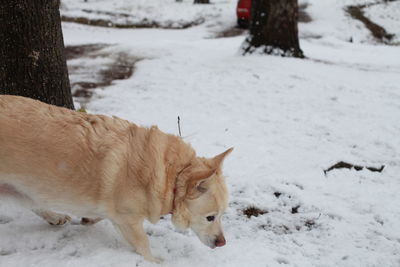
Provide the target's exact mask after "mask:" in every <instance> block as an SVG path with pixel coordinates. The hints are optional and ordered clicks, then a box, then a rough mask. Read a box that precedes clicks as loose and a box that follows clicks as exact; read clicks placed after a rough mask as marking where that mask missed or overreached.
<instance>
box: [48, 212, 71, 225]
mask: <svg viewBox="0 0 400 267" xmlns="http://www.w3.org/2000/svg"><path fill="white" fill-rule="evenodd" d="M46 221H47V222H48V223H49V224H50V225H64V224H66V223H67V222H70V221H71V217H69V216H68V215H62V214H57V216H54V217H51V218H48V219H46Z"/></svg>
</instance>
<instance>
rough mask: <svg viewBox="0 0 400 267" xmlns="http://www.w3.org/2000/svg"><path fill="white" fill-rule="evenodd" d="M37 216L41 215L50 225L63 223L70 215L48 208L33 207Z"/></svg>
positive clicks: (67, 220)
mask: <svg viewBox="0 0 400 267" xmlns="http://www.w3.org/2000/svg"><path fill="white" fill-rule="evenodd" d="M33 212H34V213H36V214H37V215H38V216H40V217H42V218H43V219H44V220H45V221H46V222H48V223H49V224H51V225H63V224H65V223H66V222H69V221H71V217H69V216H68V215H65V214H61V213H56V212H53V211H50V210H43V209H35V210H33Z"/></svg>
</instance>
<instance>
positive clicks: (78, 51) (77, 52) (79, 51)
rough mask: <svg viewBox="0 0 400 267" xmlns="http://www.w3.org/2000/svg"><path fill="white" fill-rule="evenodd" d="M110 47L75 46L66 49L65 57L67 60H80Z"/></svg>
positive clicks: (94, 45)
mask: <svg viewBox="0 0 400 267" xmlns="http://www.w3.org/2000/svg"><path fill="white" fill-rule="evenodd" d="M107 46H109V45H106V44H88V45H75V46H67V47H65V55H66V57H67V60H70V59H74V58H80V57H83V56H85V55H87V54H89V53H92V52H96V51H98V50H100V49H103V48H105V47H107Z"/></svg>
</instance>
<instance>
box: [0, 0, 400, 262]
mask: <svg viewBox="0 0 400 267" xmlns="http://www.w3.org/2000/svg"><path fill="white" fill-rule="evenodd" d="M65 2H66V3H67V6H68V4H71V5H72V3H73V1H65ZM98 2H100V1H98ZM137 2H138V3H139V4H137V5H142V6H143V7H147V4H146V2H144V1H137ZM155 2H157V1H156V0H152V1H149V5H148V6H149V7H151V8H153V9H154V10H157V12H161V11H160V10H158V9H157V8H156V6H155V5H153V4H154V3H155ZM161 2H162V1H160V3H161ZM170 2H172V1H170ZM303 2H305V1H303ZM307 2H308V3H309V7H308V8H307V11H308V12H309V13H310V15H311V17H312V18H313V21H312V22H311V23H308V24H300V25H299V28H300V36H302V39H301V47H302V49H303V51H304V53H305V55H306V56H307V59H304V60H301V59H293V58H282V57H274V56H259V55H254V56H246V57H243V56H241V55H240V54H239V47H240V46H241V44H242V42H243V41H244V39H245V37H246V35H240V36H236V37H231V38H217V39H215V38H212V37H213V36H215V33H216V32H218V31H219V30H221V29H223V28H224V27H226V28H228V27H229V25H230V26H232V25H233V24H234V22H235V17H234V12H228V11H227V10H225V9H224V8H222V7H224V6H225V7H233V6H234V1H228V0H227V1H218V2H217V1H216V5H221V8H220V9H221V10H224V11H221V13H219V16H215V17H208V20H207V22H206V23H205V24H202V25H200V26H197V27H193V28H189V29H185V30H162V29H112V28H101V27H90V26H84V25H78V24H73V23H64V24H63V31H64V40H65V42H66V45H78V44H95V43H105V44H112V45H113V46H111V47H108V48H107V49H106V51H107V52H108V53H110V54H116V53H120V52H124V53H128V54H130V56H132V57H135V58H141V59H142V60H141V61H139V62H137V63H136V64H135V71H134V74H133V76H132V77H131V78H129V79H127V80H119V81H114V83H113V85H111V86H109V87H106V88H103V89H99V90H97V91H96V93H95V95H94V96H93V97H92V99H91V101H90V102H89V103H88V105H87V106H86V108H87V110H88V111H89V112H91V113H101V114H107V115H116V116H119V117H122V118H124V119H128V120H130V121H132V122H135V123H137V124H140V125H144V126H149V125H153V124H155V125H158V126H159V128H160V129H161V130H163V131H165V132H168V133H174V134H177V133H178V130H177V116H180V118H181V128H182V134H183V136H184V138H185V140H186V141H187V142H189V143H191V144H192V146H193V147H194V148H195V149H196V151H197V152H198V154H199V155H204V156H212V155H215V154H217V153H220V152H222V151H224V150H225V149H226V148H228V147H230V146H234V147H235V150H234V152H233V153H232V154H231V155H230V156H229V158H228V159H227V160H226V162H225V165H224V173H225V175H226V176H227V178H226V180H227V184H228V187H229V191H230V205H229V208H228V210H227V212H226V215H225V216H224V219H223V223H224V228H225V236H226V238H227V245H226V246H225V247H223V248H218V249H215V250H211V249H209V248H207V247H205V246H204V245H203V244H201V243H200V241H199V240H198V239H197V237H195V235H194V234H193V233H191V232H189V231H184V232H182V231H177V230H175V229H174V227H173V226H172V224H171V223H170V218H169V217H170V216H169V215H168V216H165V218H164V219H162V220H161V221H160V222H159V223H157V224H156V225H151V224H147V225H146V229H147V232H148V233H149V235H150V243H151V249H152V251H153V254H154V255H155V256H156V257H160V258H162V259H163V260H164V261H163V264H162V266H193V267H195V266H230V267H232V266H233V267H235V266H288V267H289V266H305V267H308V266H371V267H372V266H385V267H386V266H387V267H389V266H393V267H396V266H400V224H399V221H400V206H399V202H400V195H399V193H398V192H399V190H400V180H399V173H400V138H399V133H400V124H399V121H400V50H399V47H398V46H385V45H379V44H376V42H375V41H373V40H372V38H370V37H368V36H369V33H368V32H367V31H366V30H365V29H363V28H362V27H361V26H362V25H359V23H358V22H355V21H353V20H351V19H350V18H349V17H348V16H347V15H345V13H344V11H343V7H344V6H345V5H350V4H354V3H360V1H337V0H329V1H328V0H326V1H319V0H309V1H307ZM361 2H362V1H361ZM89 3H91V2H90V1H89ZM102 3H103V4H104V6H106V1H103V2H102ZM107 3H110V4H108V5H109V6H107V7H104V8H105V9H108V10H111V9H112V5H118V6H119V5H121V6H122V5H127V6H132V10H133V5H136V4H134V2H131V1H121V2H119V1H107ZM111 3H112V4H111ZM80 4H82V5H83V2H79V5H80ZM184 4H185V5H186V7H185V8H184V10H188V9H190V8H191V6H189V5H188V4H187V3H186V2H184ZM74 5H75V6H76V7H77V8H78V7H79V5H78V3H76V4H74ZM163 5H164V3H163ZM163 5H162V6H163ZM165 5H166V4H165ZM118 8H120V7H118ZM118 8H116V9H118ZM121 8H122V7H121ZM369 10H372V9H369ZM126 12H128V11H126ZM151 12H152V11H149V12H148V13H149V14H151ZM155 12H156V11H155ZM171 12H172V11H171ZM196 12H197V11H196ZM199 12H200V13H201V12H203V11H199ZM371 12H372V11H371ZM183 13H185V14H186V15H187V18H188V19H189V18H190V16H192V18H193V17H195V15H193V14H190V15H188V14H189V13H186V12H183ZM171 14H172V13H171ZM179 14H180V12H179ZM180 15H182V14H180ZM180 15H179V16H180ZM149 16H150V15H149ZM171 16H172V15H171ZM177 16H178V15H177ZM182 16H183V15H182ZM377 16H380V15H377ZM160 19H162V20H168V19H169V18H168V19H167V18H160ZM381 19H384V18H383V17H381ZM222 22H224V23H222ZM388 23H395V22H388ZM382 24H384V23H382ZM398 26H399V25H398V24H397V28H398ZM349 36H353V39H354V42H353V43H350V42H348V39H349ZM111 57H112V56H111ZM80 60H81V59H76V61H75V64H80V65H83V66H86V65H85V63H84V62H82V63H80V62H81V61H80ZM106 61H107V59H105V58H102V59H99V61H98V64H103V63H104V62H106ZM87 66H88V67H91V66H92V65H90V64H89V65H87ZM75 78H76V79H77V78H79V77H71V79H75ZM338 161H347V162H350V163H353V164H356V165H362V166H374V167H379V166H380V165H385V169H384V170H383V172H382V173H377V172H370V171H368V170H365V169H364V170H362V171H359V172H357V171H355V170H354V169H352V170H348V169H340V170H332V171H331V172H328V173H327V175H325V174H324V172H323V170H324V169H327V168H328V167H330V166H331V165H333V164H335V163H336V162H338ZM275 193H281V195H279V197H277V196H275ZM251 206H255V207H257V208H260V209H263V210H266V211H268V213H266V214H264V215H260V216H258V217H251V218H247V217H246V216H245V215H243V209H245V208H248V207H251ZM296 207H298V212H297V213H292V211H293V208H295V209H296ZM77 220H78V218H75V221H77ZM0 236H1V239H0V266H7V267H9V266H55V265H57V266H135V265H136V266H152V264H150V263H147V262H145V261H144V260H143V258H142V257H141V256H139V255H137V254H135V253H134V252H132V249H131V248H130V247H129V245H127V244H126V243H125V241H123V239H122V237H121V236H119V235H118V233H117V232H116V231H115V230H114V229H113V227H112V225H111V223H110V222H108V221H102V222H100V223H98V224H96V225H94V226H90V227H88V226H81V225H78V224H70V225H66V226H64V227H52V226H49V225H47V224H46V223H45V222H44V221H43V220H42V219H40V218H38V217H37V216H35V215H33V214H32V213H30V212H29V211H26V210H24V209H22V208H19V207H17V206H14V205H10V204H8V203H2V202H1V203H0Z"/></svg>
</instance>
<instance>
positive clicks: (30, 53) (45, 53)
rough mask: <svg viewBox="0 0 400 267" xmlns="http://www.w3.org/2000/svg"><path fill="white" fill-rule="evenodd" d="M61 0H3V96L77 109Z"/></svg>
mask: <svg viewBox="0 0 400 267" xmlns="http://www.w3.org/2000/svg"><path fill="white" fill-rule="evenodd" d="M59 5H60V0H1V1H0V94H11V95H20V96H26V97H30V98H34V99H38V100H40V101H43V102H46V103H49V104H53V105H57V106H63V107H67V108H70V109H73V108H74V104H73V101H72V96H71V88H70V84H69V78H68V70H67V64H66V60H65V54H64V40H63V35H62V31H61V20H60V12H59Z"/></svg>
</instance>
